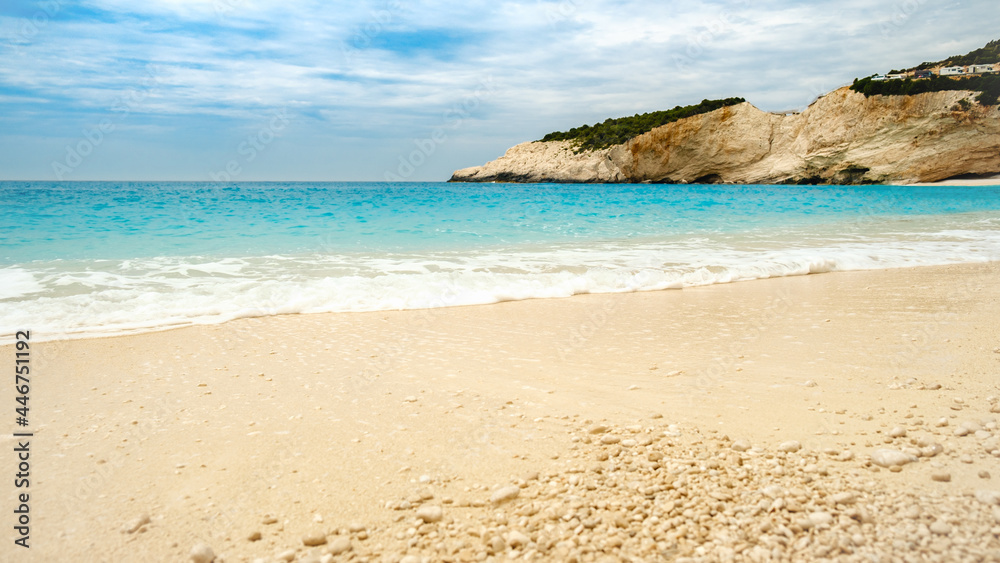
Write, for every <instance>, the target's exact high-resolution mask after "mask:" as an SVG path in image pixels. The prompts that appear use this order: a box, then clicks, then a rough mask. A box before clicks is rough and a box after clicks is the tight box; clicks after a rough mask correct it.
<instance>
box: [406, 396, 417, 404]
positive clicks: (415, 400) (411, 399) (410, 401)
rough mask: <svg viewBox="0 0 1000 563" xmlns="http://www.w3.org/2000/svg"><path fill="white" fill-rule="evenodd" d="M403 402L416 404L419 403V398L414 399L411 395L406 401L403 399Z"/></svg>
mask: <svg viewBox="0 0 1000 563" xmlns="http://www.w3.org/2000/svg"><path fill="white" fill-rule="evenodd" d="M403 402H404V403H416V402H417V398H416V397H414V396H413V395H410V396H408V397H406V398H405V399H403Z"/></svg>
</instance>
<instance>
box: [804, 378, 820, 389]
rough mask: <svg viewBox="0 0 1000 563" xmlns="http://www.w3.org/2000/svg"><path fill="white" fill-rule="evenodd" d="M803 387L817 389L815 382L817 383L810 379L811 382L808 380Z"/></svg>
mask: <svg viewBox="0 0 1000 563" xmlns="http://www.w3.org/2000/svg"><path fill="white" fill-rule="evenodd" d="M802 385H803V386H805V387H816V386H817V384H816V382H815V381H813V380H811V379H810V380H807V381H806V382H805V383H803V384H802Z"/></svg>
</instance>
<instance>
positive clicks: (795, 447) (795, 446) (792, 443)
mask: <svg viewBox="0 0 1000 563" xmlns="http://www.w3.org/2000/svg"><path fill="white" fill-rule="evenodd" d="M801 449H802V444H800V443H799V442H798V441H797V440H789V441H787V442H782V443H781V444H780V445H778V451H779V452H785V453H795V452H797V451H799V450H801Z"/></svg>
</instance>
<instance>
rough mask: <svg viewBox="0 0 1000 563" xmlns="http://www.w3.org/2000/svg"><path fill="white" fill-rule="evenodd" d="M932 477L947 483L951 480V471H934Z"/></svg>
mask: <svg viewBox="0 0 1000 563" xmlns="http://www.w3.org/2000/svg"><path fill="white" fill-rule="evenodd" d="M931 479H932V480H934V481H940V482H942V483H947V482H949V481H951V473H948V472H947V471H935V472H934V473H931Z"/></svg>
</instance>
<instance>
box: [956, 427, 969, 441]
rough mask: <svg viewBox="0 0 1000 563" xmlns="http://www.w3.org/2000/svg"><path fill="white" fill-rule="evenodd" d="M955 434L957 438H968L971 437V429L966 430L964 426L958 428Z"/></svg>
mask: <svg viewBox="0 0 1000 563" xmlns="http://www.w3.org/2000/svg"><path fill="white" fill-rule="evenodd" d="M954 434H955V435H956V436H958V437H959V438H961V437H962V436H968V435H969V429H968V428H966V427H964V426H959V427H958V428H956V429H955V430H954Z"/></svg>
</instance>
